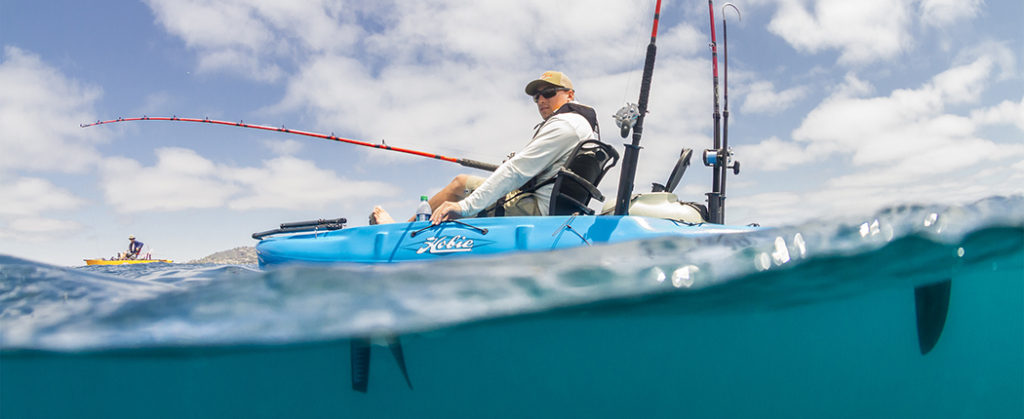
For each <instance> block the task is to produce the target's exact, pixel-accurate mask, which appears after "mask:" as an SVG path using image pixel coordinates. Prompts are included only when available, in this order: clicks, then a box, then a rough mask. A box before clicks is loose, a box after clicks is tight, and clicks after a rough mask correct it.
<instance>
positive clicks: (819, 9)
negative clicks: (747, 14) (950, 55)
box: [768, 0, 911, 64]
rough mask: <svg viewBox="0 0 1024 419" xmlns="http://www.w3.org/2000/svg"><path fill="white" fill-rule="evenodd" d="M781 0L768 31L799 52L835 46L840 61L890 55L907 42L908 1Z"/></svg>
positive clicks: (902, 47)
mask: <svg viewBox="0 0 1024 419" xmlns="http://www.w3.org/2000/svg"><path fill="white" fill-rule="evenodd" d="M807 3H808V1H806V0H780V1H779V9H778V11H777V12H776V13H775V15H774V16H773V17H772V20H771V23H769V26H768V29H769V30H770V31H771V32H772V33H774V34H776V35H778V36H780V37H782V38H783V39H785V40H786V42H789V44H790V45H792V46H793V47H794V48H796V49H797V50H799V51H804V52H810V53H817V52H821V51H823V50H830V49H836V50H839V52H840V56H839V61H840V63H845V64H863V63H870V62H874V61H878V60H883V59H887V58H892V57H894V56H896V55H898V54H899V53H901V52H903V51H904V50H906V49H907V48H908V47H909V46H910V43H911V37H910V34H909V32H908V30H909V28H908V24H909V23H910V21H909V16H908V7H909V6H910V4H911V1H910V0H899V1H891V0H859V1H849V0H820V1H816V2H813V5H810V6H809V5H808V4H807Z"/></svg>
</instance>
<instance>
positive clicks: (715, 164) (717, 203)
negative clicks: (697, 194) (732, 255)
mask: <svg viewBox="0 0 1024 419" xmlns="http://www.w3.org/2000/svg"><path fill="white" fill-rule="evenodd" d="M726 7H732V8H733V9H734V10H736V14H737V15H739V12H740V10H739V9H737V8H736V6H734V5H732V4H731V3H726V4H725V5H724V6H722V37H723V41H725V36H726V31H725V28H726V27H725V8H726ZM708 15H709V16H710V17H711V19H710V21H711V66H712V71H713V73H712V74H713V81H712V87H713V89H714V114H713V118H714V134H713V135H714V148H712V149H708V150H704V165H705V166H709V167H712V174H713V176H712V180H711V192H708V193H707V196H708V221H710V222H712V223H716V224H724V223H725V175H726V171H725V170H726V169H727V168H731V169H733V172H734V173H735V174H739V172H740V166H739V163H738V162H736V163H733V162H731V160H732V150H730V149H729V143H728V138H727V136H728V127H725V132H724V133H723V127H722V114H721V112H719V108H718V42H717V40H716V39H715V7H714V5H713V4H712V0H708ZM726 43H728V42H727V41H726ZM725 48H726V49H725V54H726V56H725V65H726V70H725V71H726V73H725V74H726V76H725V77H726V79H725V83H726V84H728V77H729V76H728V71H729V70H728V66H729V58H728V54H729V53H728V45H726V46H725ZM728 91H729V87H728V86H727V85H726V86H725V92H726V99H725V118H726V122H725V123H726V124H728V119H729V96H728Z"/></svg>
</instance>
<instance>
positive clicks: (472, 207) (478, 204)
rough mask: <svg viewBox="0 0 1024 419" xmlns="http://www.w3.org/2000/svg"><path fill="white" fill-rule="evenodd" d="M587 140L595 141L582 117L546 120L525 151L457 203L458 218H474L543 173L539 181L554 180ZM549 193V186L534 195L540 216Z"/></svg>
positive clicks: (561, 116)
mask: <svg viewBox="0 0 1024 419" xmlns="http://www.w3.org/2000/svg"><path fill="white" fill-rule="evenodd" d="M591 138H596V135H595V134H594V130H593V128H591V127H590V123H588V122H587V119H586V118H584V117H583V116H582V115H579V114H577V113H572V112H566V113H560V114H556V115H553V116H551V117H549V118H548V119H547V120H545V121H544V122H543V123H541V126H540V128H538V129H537V132H536V133H535V134H534V135H533V139H532V140H530V143H529V144H527V145H526V147H525V148H523V149H522V150H521V151H519V152H518V153H516V154H515V155H514V156H512V158H511V159H509V160H508V161H506V162H504V163H502V164H501V166H499V167H498V169H497V170H495V171H494V173H492V174H491V176H490V177H488V178H487V180H485V181H484V182H483V184H481V185H480V186H479V187H477V188H476V189H475V190H474V191H473V193H471V194H470V195H469V196H467V197H466V198H465V199H463V200H461V201H459V207H461V209H462V216H463V217H471V216H474V215H476V214H477V213H478V212H480V211H482V210H483V209H485V208H487V207H488V206H489V205H491V204H493V203H494V202H495V201H497V200H498V198H501V197H502V196H505V195H506V194H508V193H509V192H512V191H514V190H516V189H518V188H520V187H522V186H523V185H524V184H525V183H526V182H528V181H529V180H530V179H533V178H534V177H535V176H537V175H538V174H542V173H543V176H542V177H541V180H544V179H548V178H550V177H553V176H555V175H556V174H558V169H559V168H560V167H562V165H564V164H565V162H566V160H567V159H568V157H569V152H570V151H572V149H573V147H575V146H576V144H578V143H579V142H580V141H583V140H588V139H591ZM551 189H552V185H545V186H543V187H541V188H539V189H537V191H535V192H534V194H535V195H536V196H537V200H538V205H539V206H540V211H541V214H543V215H547V214H548V206H549V202H550V201H551Z"/></svg>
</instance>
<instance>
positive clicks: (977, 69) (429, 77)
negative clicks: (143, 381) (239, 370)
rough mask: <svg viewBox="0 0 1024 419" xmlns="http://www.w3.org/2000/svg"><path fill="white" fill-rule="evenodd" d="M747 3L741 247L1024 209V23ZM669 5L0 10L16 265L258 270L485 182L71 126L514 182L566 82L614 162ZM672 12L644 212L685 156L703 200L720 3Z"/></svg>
mask: <svg viewBox="0 0 1024 419" xmlns="http://www.w3.org/2000/svg"><path fill="white" fill-rule="evenodd" d="M733 3H734V5H735V6H737V8H738V9H739V10H740V13H739V14H737V13H735V11H733V10H732V9H729V10H728V12H727V13H726V14H725V16H726V19H727V23H726V25H727V27H726V29H727V32H724V31H723V27H722V2H716V3H715V5H714V8H713V10H714V12H715V25H716V27H717V29H716V36H717V38H718V50H719V71H720V73H722V74H721V76H723V77H720V79H721V78H724V70H725V68H724V57H723V53H724V50H725V48H726V47H727V48H728V54H729V56H728V97H727V98H728V107H729V111H730V115H729V119H728V132H729V138H728V140H729V144H730V146H731V147H732V149H733V151H734V153H735V160H736V161H739V162H740V169H741V170H740V173H739V175H736V176H733V175H730V176H729V178H728V183H727V190H726V193H727V199H726V216H725V217H726V222H727V223H729V224H748V223H759V224H761V225H765V226H772V225H777V226H781V225H792V224H797V223H800V222H804V221H807V220H812V219H828V218H834V217H840V216H854V217H856V216H864V217H870V216H871V214H873V213H874V212H875V211H877V210H879V209H881V208H885V207H889V206H894V205H906V204H941V205H957V204H964V203H969V202H972V201H974V200H978V199H983V198H986V197H991V196H997V195H1020V194H1022V193H1024V73H1022V71H1024V65H1022V64H1024V63H1022V56H1024V26H1022V25H1021V22H1022V21H1024V2H1021V1H1019V0H990V1H982V0H896V1H893V0H884V1H883V0H858V1H848V0H818V1H811V0H750V1H744V0H734V1H733ZM654 4H655V1H653V0H651V1H637V0H631V1H621V0H618V1H611V0H546V1H535V0H488V1H472V2H470V1H457V0H416V1H397V0H380V1H372V2H369V1H359V0H306V1H299V0H296V1H288V2H282V1H277V0H222V1H206V0H144V1H139V2H131V1H116V2H115V1H103V0H101V1H89V2H82V1H62V0H54V1H45V2H38V1H12V0H0V48H2V51H0V254H4V255H10V256H16V257H20V258H25V259H30V260H34V261H39V262H44V263H48V264H54V265H59V266H80V265H82V264H83V262H82V259H84V258H99V257H110V256H113V255H114V254H115V253H116V252H118V251H122V250H124V249H125V248H126V247H127V243H128V240H127V237H128V235H129V234H134V235H135V236H136V237H138V239H139V240H141V241H142V242H144V243H145V244H146V246H147V251H149V252H150V253H151V254H152V255H153V257H159V258H170V259H174V260H175V261H182V262H184V261H188V260H192V259H198V258H200V257H203V256H206V255H208V254H211V253H214V252H217V251H221V250H226V249H231V248H234V247H238V246H252V245H255V244H256V241H255V240H253V239H251V238H250V235H251V234H252V233H253V232H257V231H263V230H269V229H272V228H274V227H276V226H277V225H278V224H280V223H282V222H289V221H301V220H311V219H318V218H336V217H346V218H348V220H349V226H360V225H366V224H367V217H368V215H369V213H370V210H371V209H372V207H373V206H374V205H378V204H379V205H382V206H384V207H385V208H387V209H388V210H389V211H391V212H392V213H393V214H395V215H396V217H406V216H409V215H411V214H412V213H413V212H414V210H415V206H416V204H417V202H418V199H419V196H420V195H424V194H433V193H435V192H437V191H438V190H440V188H441V187H443V186H444V185H445V184H447V183H448V182H449V181H450V180H451V179H452V178H453V177H454V176H456V175H457V174H459V173H469V174H476V175H486V173H485V172H481V171H478V170H474V169H469V168H464V167H461V166H458V165H456V164H452V163H446V162H443V161H438V160H433V159H426V158H422V157H415V156H410V155H404V154H399V153H394V152H387V151H381V150H378V149H373V148H369V147H360V146H354V145H348V144H343V143H337V142H331V141H325V140H318V139H314V138H308V137H300V136H294V135H287V134H281V133H276V132H266V131H257V130H248V129H242V128H236V127H225V126H214V125H207V124H190V123H181V122H154V121H149V122H125V123H117V124H110V125H101V126H94V127H88V128H82V127H80V124H84V123H89V122H94V121H97V120H108V119H114V118H117V117H126V118H127V117H139V116H179V117H194V118H210V119H219V120H228V121H244V122H246V123H253V124H262V125H271V126H284V127H287V128H292V129H301V130H307V131H314V132H321V133H325V134H329V133H334V134H335V135H338V136H341V137H345V138H350V139H357V140H363V141H369V142H374V143H378V142H385V143H386V144H388V145H391V146H397V147H405V148H410V149H415V150H422V151H426V152H431V153H437V154H442V155H446V156H451V157H457V158H469V159H474V160H480V161H487V162H493V163H499V162H500V161H501V160H502V159H504V158H505V156H507V155H508V154H509V153H511V152H514V151H516V150H518V149H519V148H521V147H522V146H523V145H525V144H526V143H527V142H528V141H529V139H530V136H531V135H532V128H533V126H534V125H535V124H536V123H538V122H539V121H540V117H539V115H538V113H537V110H536V107H535V105H534V104H533V102H532V99H531V98H529V97H528V96H526V95H525V94H524V93H523V87H524V86H525V85H526V83H527V82H529V81H530V80H533V79H535V78H537V77H538V76H539V75H540V74H541V73H542V72H544V71H546V70H559V71H563V72H565V73H566V74H567V75H568V76H569V77H570V78H571V79H572V81H573V83H574V86H575V88H576V98H577V100H579V101H580V102H582V103H584V104H588V105H591V106H593V107H594V108H595V109H596V110H597V112H598V115H599V121H600V124H601V127H602V128H603V130H604V134H603V137H602V138H603V140H604V141H606V142H608V143H611V144H614V145H616V146H617V147H618V148H619V150H620V152H621V151H622V146H621V145H622V144H623V142H624V140H622V139H621V138H620V137H619V135H618V130H617V129H616V127H615V124H614V120H613V119H612V115H613V114H614V113H615V112H616V111H617V110H618V109H619V108H620V107H622V106H623V105H624V104H625V103H627V102H636V101H637V97H638V94H639V84H640V73H641V70H642V67H643V60H644V54H645V51H646V47H647V44H648V42H649V41H650V31H651V24H652V18H653V14H654ZM661 12H662V13H661V23H660V26H659V32H658V38H657V46H658V55H657V60H656V65H655V69H654V75H653V81H652V87H651V89H652V90H651V95H650V105H649V107H648V108H649V114H648V115H647V117H646V119H645V126H644V131H643V139H642V141H641V146H642V147H643V149H642V150H641V152H640V160H639V168H638V172H637V176H636V179H635V185H636V187H635V192H645V191H649V190H650V189H649V188H650V184H651V183H652V182H661V183H664V182H665V180H667V178H668V175H669V173H670V171H671V169H672V166H673V165H674V163H675V160H676V157H677V156H678V155H679V151H680V150H681V149H682V148H691V149H693V150H695V152H694V156H695V157H697V158H695V159H694V160H693V164H692V165H691V166H690V168H689V170H688V171H687V173H686V175H685V176H684V177H683V180H682V182H681V183H680V186H679V188H678V189H677V190H676V191H675V192H676V193H677V195H679V197H680V199H682V200H684V201H694V202H704V201H705V196H704V194H705V193H706V192H708V191H709V190H710V186H711V171H710V169H708V168H706V167H704V166H703V164H702V163H701V162H700V159H699V156H700V155H701V153H702V150H704V149H707V148H711V147H712V132H713V131H712V121H713V120H712V113H713V98H714V89H713V79H712V60H711V49H710V47H709V46H710V42H711V31H710V28H709V23H710V22H709V20H710V18H709V15H708V4H707V2H703V1H696V0H692V1H680V0H666V1H664V2H663V4H662V11H661ZM723 32H724V33H723ZM725 36H727V37H728V44H727V45H726V44H725V43H724V42H723V38H724V37H725ZM722 81H723V80H720V82H722ZM719 89H720V91H721V92H722V93H724V92H725V91H724V89H725V86H720V87H719ZM725 99H726V97H725V96H724V95H723V96H722V97H721V98H720V100H721V103H720V106H723V107H724V106H725V105H726V102H725ZM617 185H618V167H616V168H615V169H613V171H612V173H610V174H609V176H608V177H607V178H606V179H605V180H604V182H602V184H601V187H600V189H601V190H602V191H603V192H604V193H605V194H606V195H608V196H611V197H613V196H614V195H615V191H616V189H617ZM612 201H613V199H612ZM600 205H601V203H598V202H594V203H592V205H591V206H592V207H593V208H597V209H599V208H600Z"/></svg>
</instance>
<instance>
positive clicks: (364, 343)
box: [350, 338, 370, 393]
mask: <svg viewBox="0 0 1024 419" xmlns="http://www.w3.org/2000/svg"><path fill="white" fill-rule="evenodd" d="M351 346H352V354H351V357H350V358H351V361H352V389H353V390H355V391H358V392H360V393H366V387H367V385H369V383H370V340H369V339H362V338H355V339H352V345H351Z"/></svg>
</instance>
